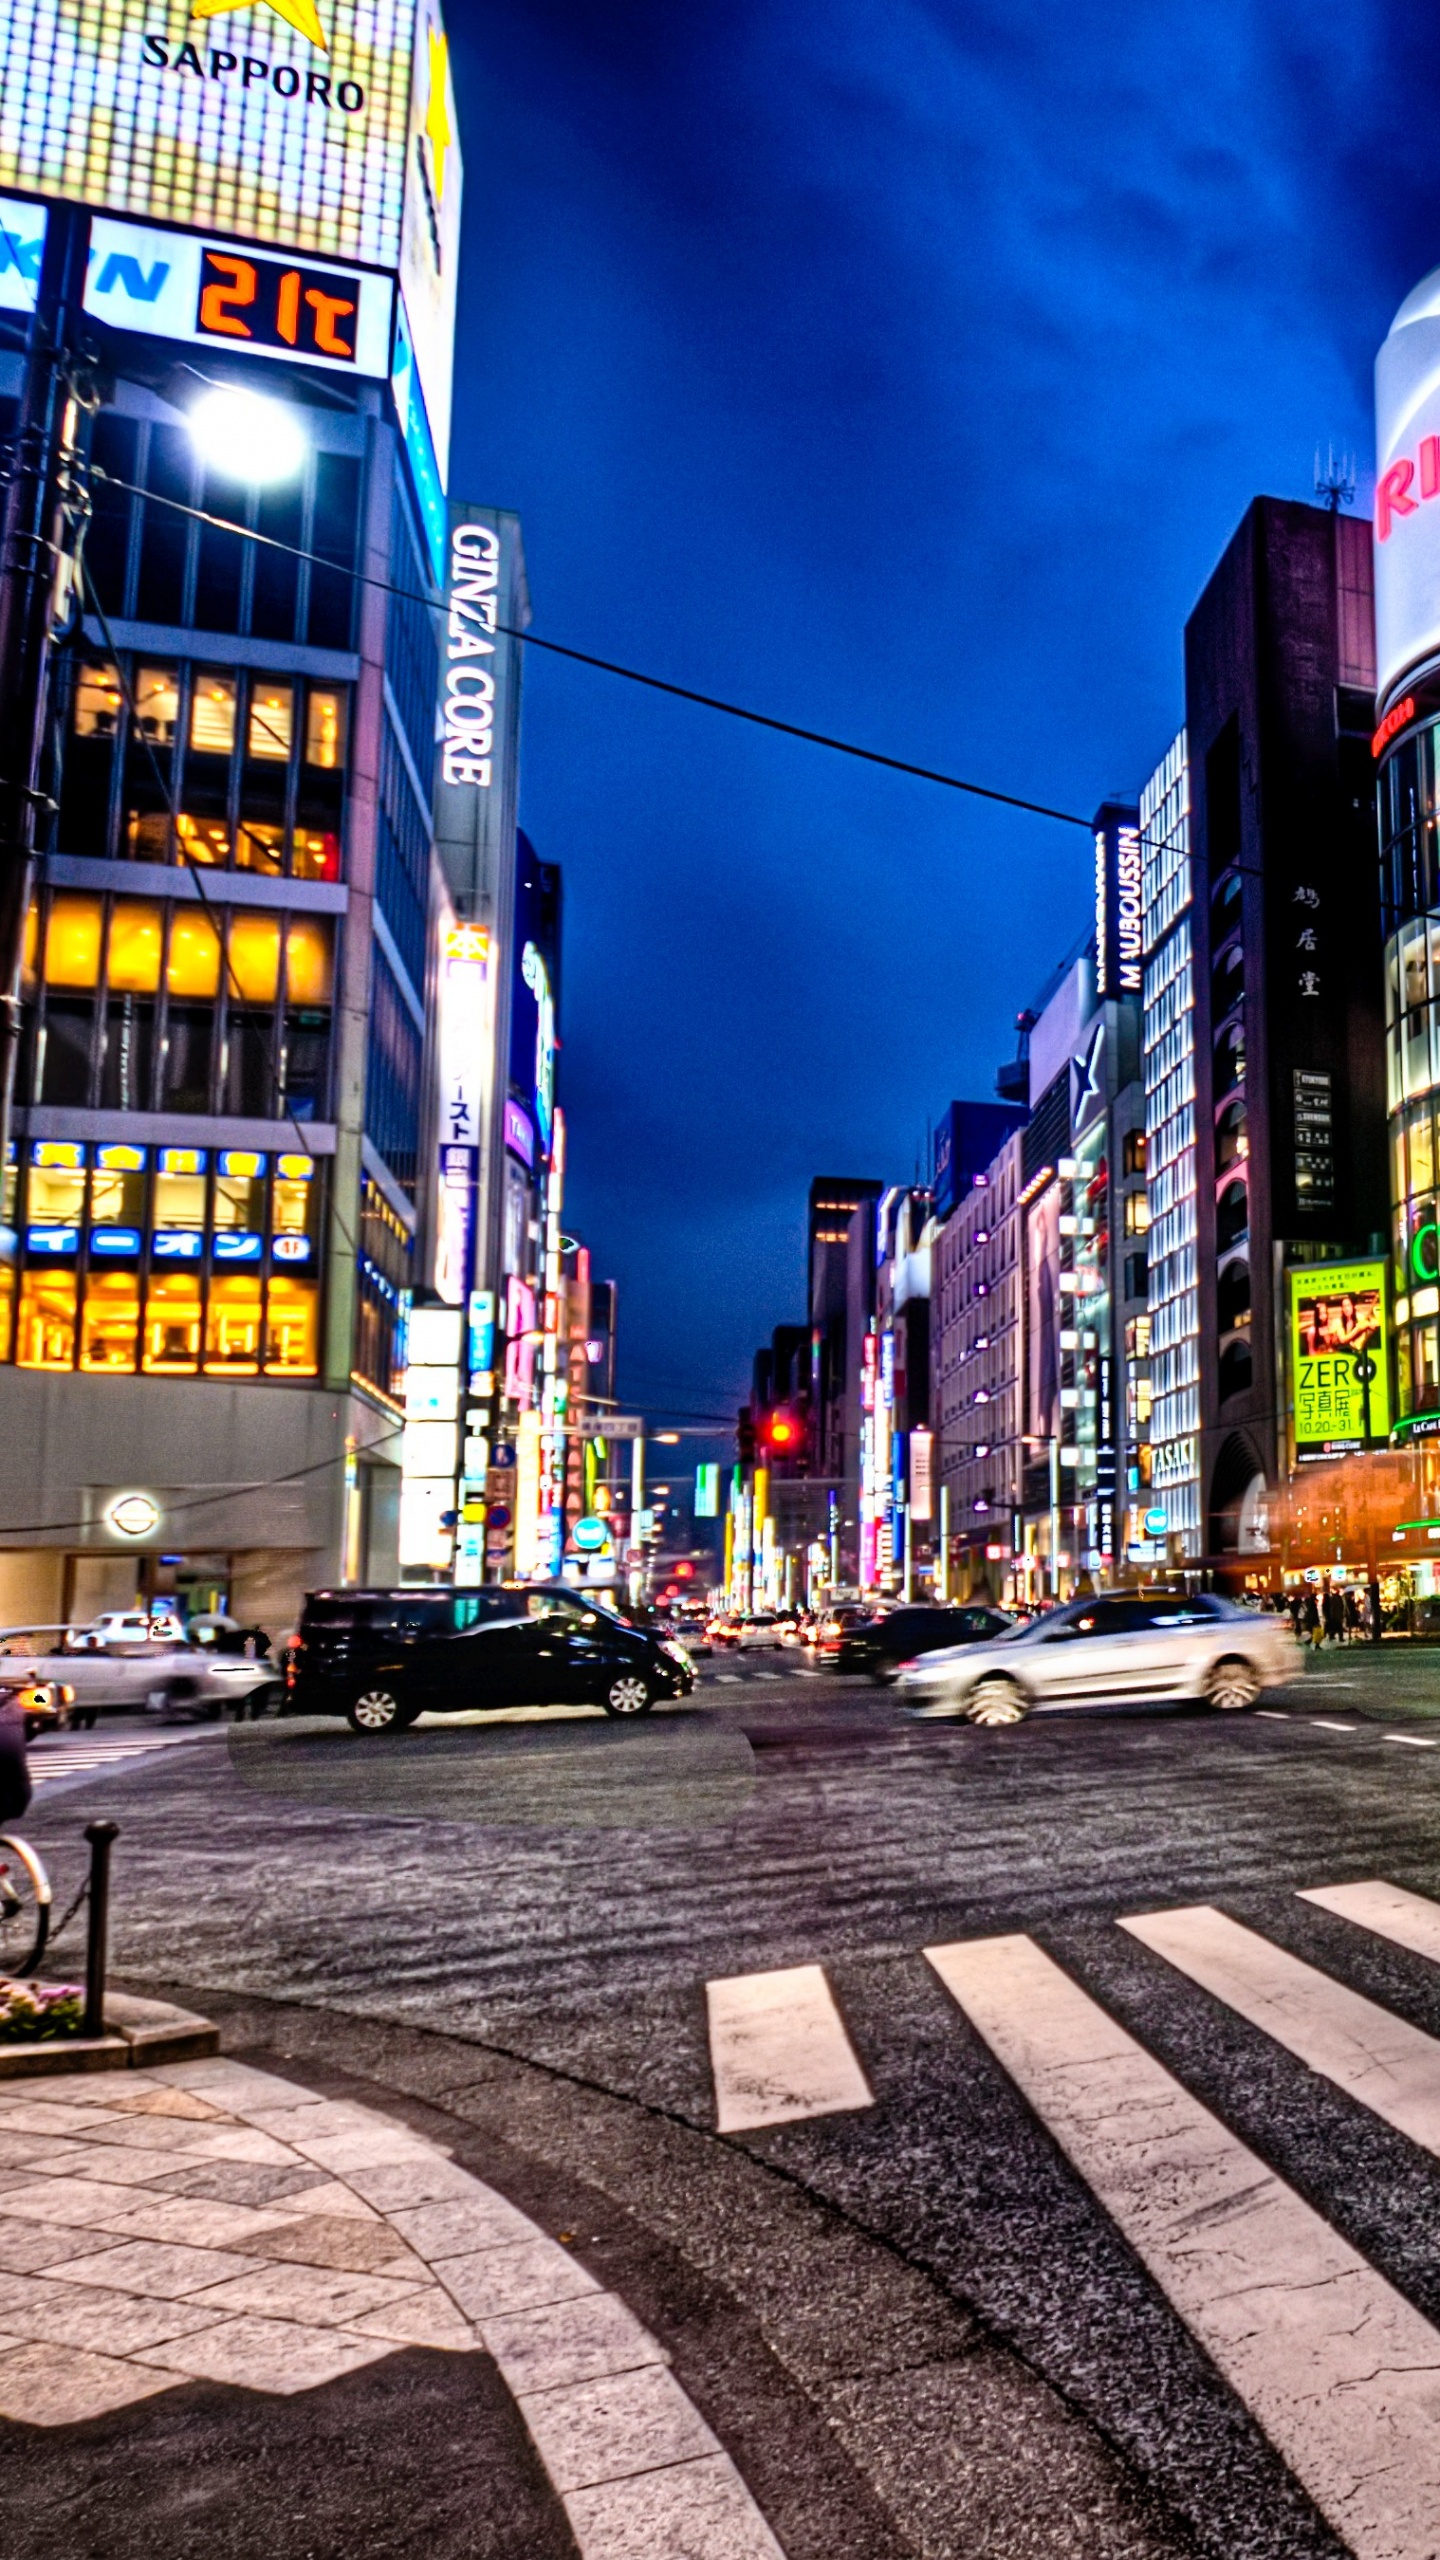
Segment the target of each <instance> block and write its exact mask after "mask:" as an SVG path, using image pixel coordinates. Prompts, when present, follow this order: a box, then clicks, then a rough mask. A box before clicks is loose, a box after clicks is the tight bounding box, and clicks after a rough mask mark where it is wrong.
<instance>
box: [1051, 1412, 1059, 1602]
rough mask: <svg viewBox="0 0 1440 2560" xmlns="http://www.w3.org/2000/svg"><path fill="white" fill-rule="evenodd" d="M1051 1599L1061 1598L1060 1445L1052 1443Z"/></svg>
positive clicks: (1053, 1441)
mask: <svg viewBox="0 0 1440 2560" xmlns="http://www.w3.org/2000/svg"><path fill="white" fill-rule="evenodd" d="M1050 1597H1051V1599H1052V1600H1058V1599H1059V1597H1060V1443H1059V1441H1058V1439H1056V1438H1054V1437H1053V1436H1052V1438H1051V1442H1050Z"/></svg>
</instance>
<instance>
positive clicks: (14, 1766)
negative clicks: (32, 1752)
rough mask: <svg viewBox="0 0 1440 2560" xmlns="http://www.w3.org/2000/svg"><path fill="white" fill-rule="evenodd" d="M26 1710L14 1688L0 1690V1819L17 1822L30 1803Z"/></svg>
mask: <svg viewBox="0 0 1440 2560" xmlns="http://www.w3.org/2000/svg"><path fill="white" fill-rule="evenodd" d="M30 1795H31V1788H30V1763H29V1761H28V1759H27V1758H26V1756H25V1710H24V1708H23V1706H22V1705H21V1703H20V1693H19V1691H18V1690H17V1689H6V1690H3V1691H0V1822H15V1821H18V1819H19V1817H20V1815H21V1814H22V1813H23V1812H24V1811H25V1808H26V1806H27V1805H28V1804H29V1802H30Z"/></svg>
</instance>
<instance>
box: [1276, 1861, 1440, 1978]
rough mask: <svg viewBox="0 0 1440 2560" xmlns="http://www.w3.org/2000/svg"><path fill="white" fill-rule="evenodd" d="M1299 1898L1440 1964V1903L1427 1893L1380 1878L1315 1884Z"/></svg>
mask: <svg viewBox="0 0 1440 2560" xmlns="http://www.w3.org/2000/svg"><path fill="white" fill-rule="evenodd" d="M1299 1898H1300V1900H1301V1901H1302V1902H1314V1903H1318V1905H1319V1907H1320V1909H1321V1910H1322V1911H1333V1912H1334V1913H1335V1915H1336V1917H1337V1919H1340V1920H1351V1921H1353V1922H1354V1924H1355V1927H1356V1928H1357V1929H1369V1930H1371V1931H1372V1932H1373V1933H1374V1935H1375V1936H1376V1937H1377V1938H1388V1939H1389V1940H1390V1941H1391V1943H1392V1945H1394V1946H1397V1947H1405V1948H1408V1950H1409V1952H1410V1954H1411V1955H1415V1956H1428V1958H1429V1960H1430V1962H1431V1963H1432V1964H1440V1902H1427V1901H1426V1899H1425V1896H1424V1894H1423V1893H1409V1892H1407V1891H1406V1888H1405V1887H1404V1885H1403V1884H1383V1883H1381V1882H1380V1880H1379V1879H1378V1877H1377V1878H1372V1879H1371V1880H1370V1881H1369V1882H1368V1883H1365V1884H1318V1885H1312V1886H1311V1887H1310V1888H1309V1890H1308V1891H1307V1892H1305V1893H1302V1894H1301V1895H1300V1897H1299Z"/></svg>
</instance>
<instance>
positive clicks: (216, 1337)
mask: <svg viewBox="0 0 1440 2560" xmlns="http://www.w3.org/2000/svg"><path fill="white" fill-rule="evenodd" d="M205 1366H206V1369H207V1370H208V1371H209V1372H210V1373H211V1374H212V1375H215V1374H217V1373H221V1372H223V1373H224V1374H225V1375H227V1376H229V1377H232V1378H234V1377H243V1378H253V1377H256V1376H257V1375H258V1374H259V1369H260V1274H259V1272H258V1271H254V1272H251V1271H227V1272H226V1273H225V1274H224V1275H223V1277H222V1276H221V1275H220V1274H219V1273H218V1272H217V1273H216V1274H215V1276H214V1277H213V1278H212V1280H211V1282H210V1306H209V1311H208V1314H207V1316H206V1319H205Z"/></svg>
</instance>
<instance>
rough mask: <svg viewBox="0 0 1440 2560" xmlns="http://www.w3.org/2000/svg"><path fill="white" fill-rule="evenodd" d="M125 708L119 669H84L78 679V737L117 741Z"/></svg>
mask: <svg viewBox="0 0 1440 2560" xmlns="http://www.w3.org/2000/svg"><path fill="white" fill-rule="evenodd" d="M123 708H124V696H123V694H122V693H121V691H120V678H119V676H118V675H117V674H116V672H115V669H114V668H113V667H110V666H83V667H82V668H81V670H80V673H79V675H78V676H77V678H76V680H75V735H76V737H77V738H113V737H114V735H115V732H116V730H117V729H118V728H119V726H120V714H121V711H122V710H123Z"/></svg>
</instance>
